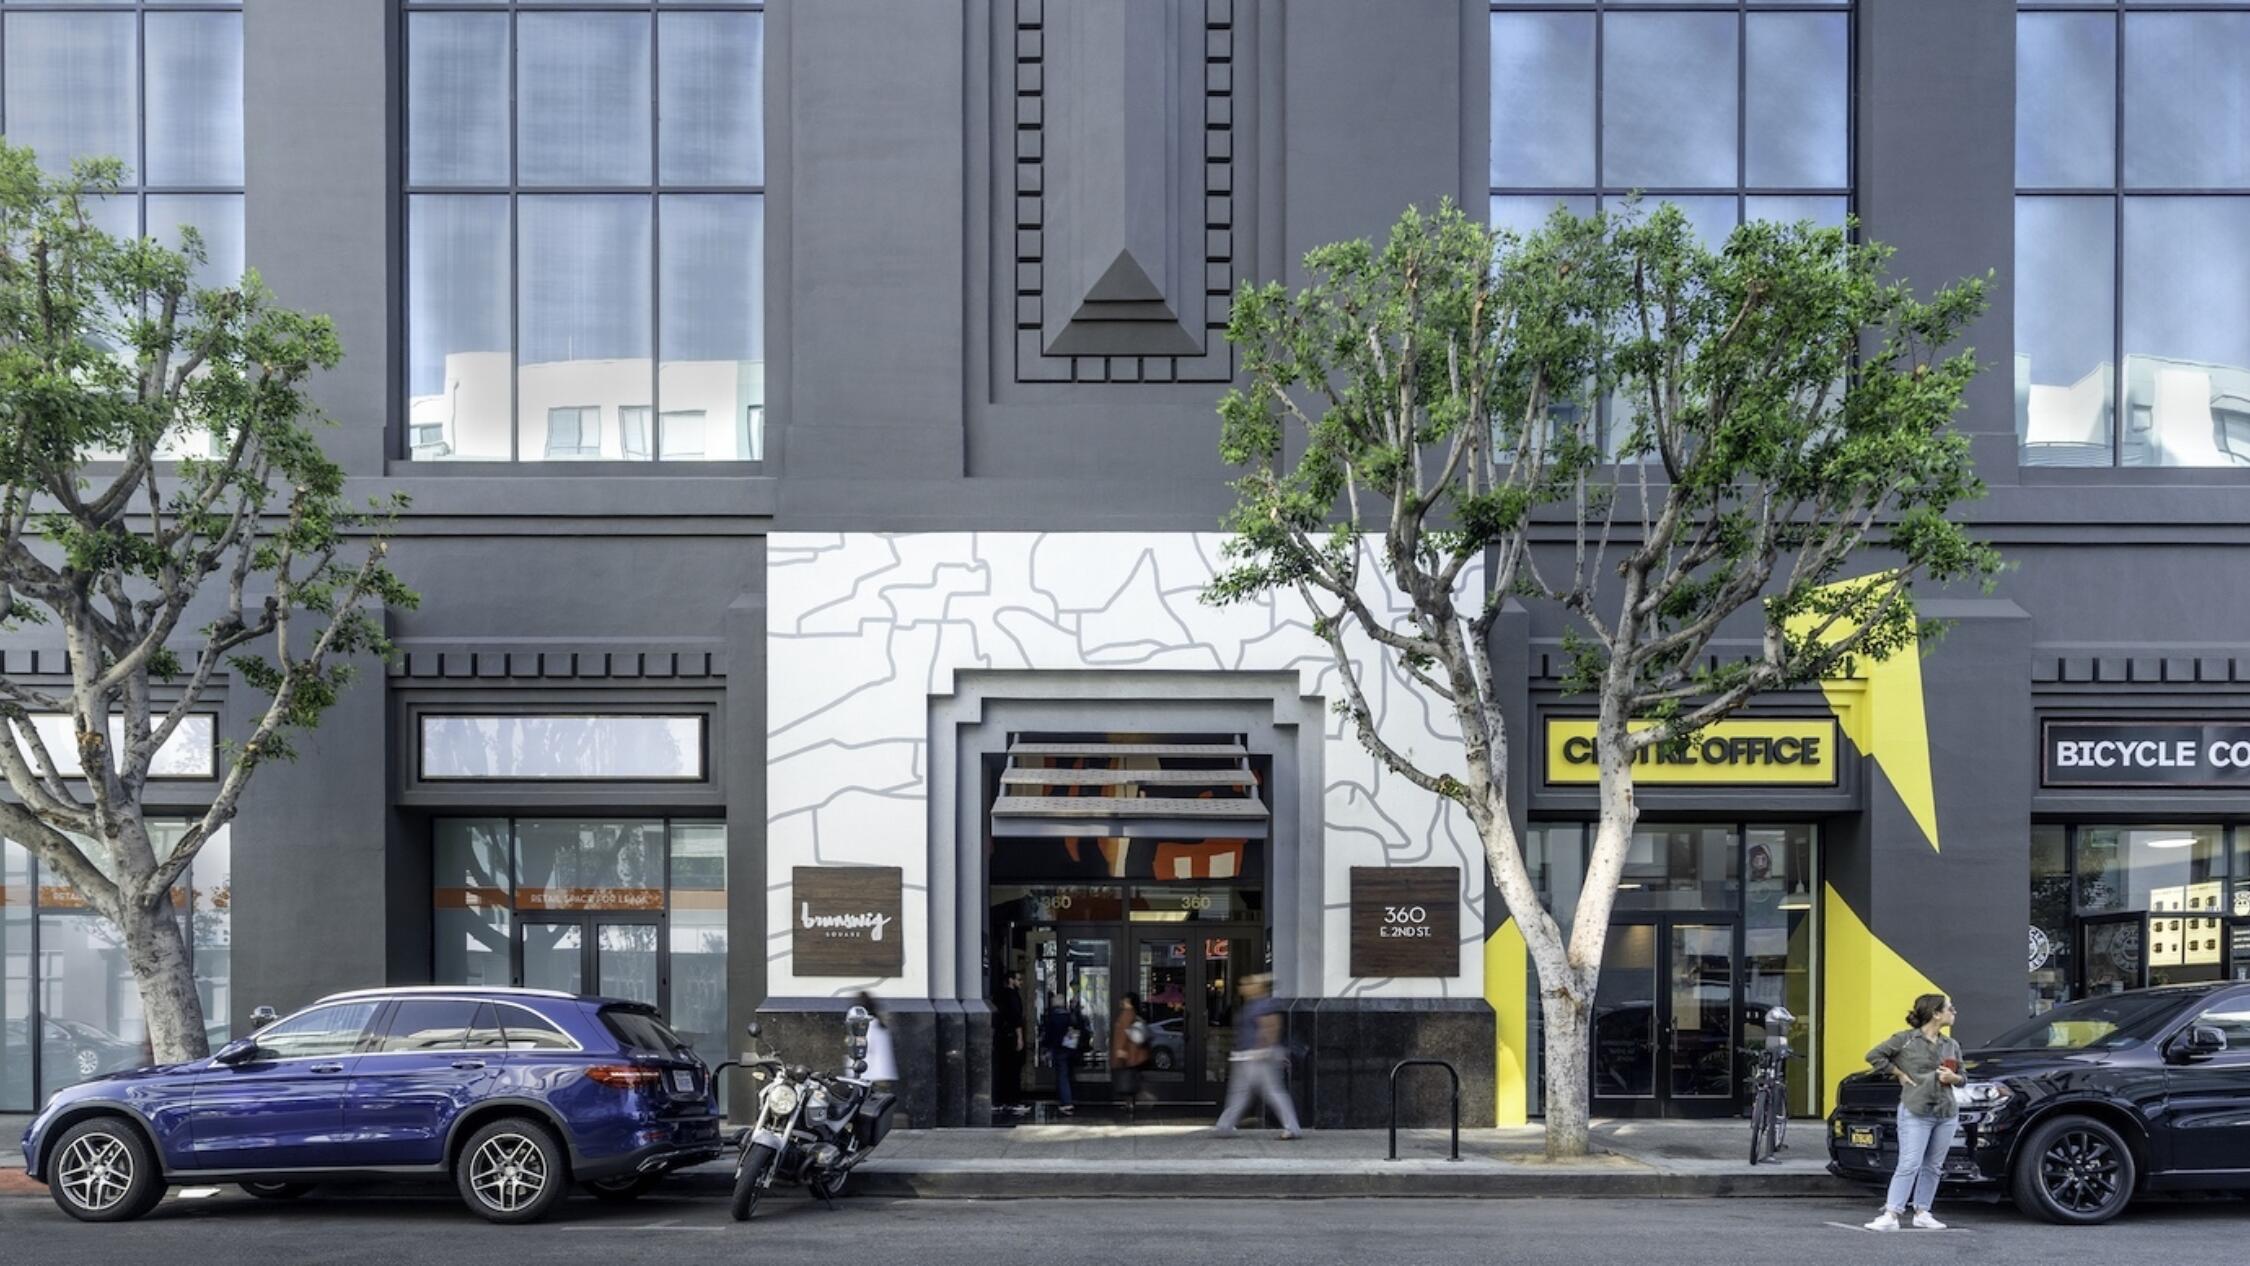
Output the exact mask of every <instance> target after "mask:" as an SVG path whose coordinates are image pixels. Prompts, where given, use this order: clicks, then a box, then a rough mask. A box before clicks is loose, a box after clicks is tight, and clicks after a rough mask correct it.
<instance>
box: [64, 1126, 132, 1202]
mask: <svg viewBox="0 0 2250 1266" xmlns="http://www.w3.org/2000/svg"><path fill="white" fill-rule="evenodd" d="M55 1177H56V1179H57V1180H58V1181H59V1182H61V1184H62V1191H63V1194H64V1195H65V1196H67V1197H69V1199H70V1202H71V1203H72V1204H74V1205H77V1206H78V1207H79V1208H81V1209H84V1210H86V1211H88V1212H90V1213H100V1212H101V1211H103V1210H104V1209H107V1208H110V1207H111V1206H113V1205H115V1204H116V1203H117V1202H118V1201H120V1200H123V1199H124V1198H125V1193H126V1192H127V1191H130V1190H131V1189H132V1186H133V1154H132V1153H131V1152H130V1151H127V1150H126V1148H125V1140H123V1139H121V1138H118V1137H117V1136H116V1135H114V1134H81V1135H79V1136H78V1137H77V1138H75V1139H72V1140H71V1141H70V1146H69V1147H66V1148H64V1149H63V1154H62V1159H61V1160H60V1161H59V1162H57V1163H56V1165H55Z"/></svg>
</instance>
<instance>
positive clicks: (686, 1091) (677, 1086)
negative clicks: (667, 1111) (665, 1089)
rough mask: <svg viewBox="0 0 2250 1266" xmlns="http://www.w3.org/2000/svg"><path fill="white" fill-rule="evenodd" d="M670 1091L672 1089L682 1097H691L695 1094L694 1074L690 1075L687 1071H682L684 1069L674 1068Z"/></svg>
mask: <svg viewBox="0 0 2250 1266" xmlns="http://www.w3.org/2000/svg"><path fill="white" fill-rule="evenodd" d="M672 1089H674V1090H677V1091H679V1092H680V1093H681V1094H683V1095H692V1094H694V1093H695V1074H694V1073H691V1072H689V1071H688V1070H686V1069H684V1068H675V1069H673V1070H672Z"/></svg>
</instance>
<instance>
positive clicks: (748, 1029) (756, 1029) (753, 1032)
mask: <svg viewBox="0 0 2250 1266" xmlns="http://www.w3.org/2000/svg"><path fill="white" fill-rule="evenodd" d="M742 1031H743V1032H745V1033H747V1034H749V1035H750V1036H752V1037H757V1036H759V1035H760V1034H762V1033H764V1032H765V1029H764V1028H762V1027H760V1025H759V1024H758V1022H757V1021H756V1020H752V1021H751V1022H750V1023H748V1024H745V1025H743V1026H742Z"/></svg>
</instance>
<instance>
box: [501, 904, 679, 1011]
mask: <svg viewBox="0 0 2250 1266" xmlns="http://www.w3.org/2000/svg"><path fill="white" fill-rule="evenodd" d="M517 927H518V929H519V932H518V934H517V935H518V940H517V944H518V947H519V951H520V952H521V954H522V955H523V959H522V961H523V970H522V972H521V973H520V979H521V980H522V981H523V984H524V987H525V988H526V989H555V990H560V991H561V992H564V993H591V994H600V995H601V996H603V997H605V998H622V999H624V1000H626V1001H628V1002H645V1003H648V1004H649V1005H650V1006H659V1005H661V1000H662V998H663V996H664V979H663V975H664V973H663V965H662V961H661V954H660V953H659V950H660V948H661V946H662V944H663V940H662V937H661V936H660V935H659V930H658V927H657V920H656V919H655V918H653V917H647V916H632V915H616V914H605V913H593V912H588V913H570V914H542V915H540V916H538V917H536V918H526V919H524V920H523V921H522V922H521V923H519V924H517Z"/></svg>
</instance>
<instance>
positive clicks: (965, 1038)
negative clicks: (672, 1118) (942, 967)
mask: <svg viewBox="0 0 2250 1266" xmlns="http://www.w3.org/2000/svg"><path fill="white" fill-rule="evenodd" d="M851 1006H852V1000H851V999H849V998H770V999H768V1000H767V1001H766V1004H765V1005H764V1006H762V1007H760V1008H758V1012H757V1015H758V1023H759V1025H760V1027H761V1028H762V1029H763V1030H764V1032H763V1034H762V1035H761V1037H760V1041H761V1042H763V1043H767V1044H770V1045H772V1046H773V1047H774V1048H775V1049H776V1050H778V1051H780V1052H781V1056H782V1058H783V1059H785V1060H788V1061H789V1062H791V1063H801V1064H810V1065H812V1066H813V1067H815V1068H840V1067H841V1066H842V1065H843V1061H844V1013H845V1012H846V1011H848V1010H850V1009H851ZM882 1006H883V1014H884V1018H885V1023H886V1024H887V1025H888V1026H889V1028H890V1030H891V1049H892V1053H893V1054H894V1055H895V1057H896V1058H897V1060H898V1086H897V1093H898V1097H899V1112H900V1116H901V1120H900V1121H899V1122H898V1124H899V1125H901V1126H910V1127H916V1128H923V1127H929V1126H954V1125H989V1124H991V1122H992V1022H991V1009H990V1008H989V1007H987V1006H986V1005H985V1004H984V1003H982V1002H966V1003H963V1002H955V1001H952V1000H949V999H937V1000H931V999H926V998H900V999H891V998H886V999H884V1000H883V1002H882Z"/></svg>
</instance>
